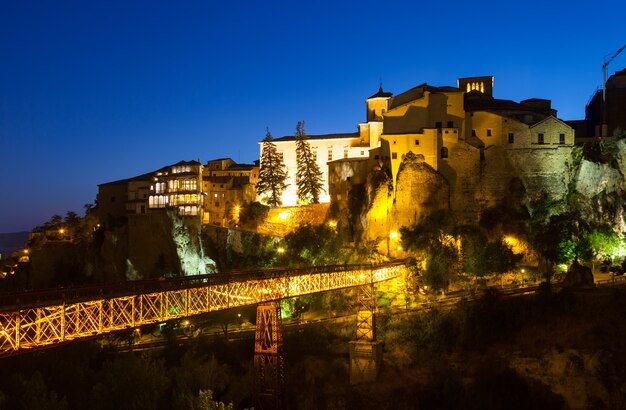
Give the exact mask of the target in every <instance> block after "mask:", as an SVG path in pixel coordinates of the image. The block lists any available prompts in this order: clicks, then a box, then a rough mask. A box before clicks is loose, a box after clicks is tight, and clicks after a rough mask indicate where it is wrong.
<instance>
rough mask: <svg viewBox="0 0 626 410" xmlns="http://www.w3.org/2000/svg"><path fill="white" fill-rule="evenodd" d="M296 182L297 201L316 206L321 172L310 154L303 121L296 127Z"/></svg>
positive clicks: (321, 184)
mask: <svg viewBox="0 0 626 410" xmlns="http://www.w3.org/2000/svg"><path fill="white" fill-rule="evenodd" d="M296 166H297V173H296V181H297V184H298V189H297V195H298V200H299V201H300V202H301V203H303V204H307V203H313V204H317V203H319V202H320V193H321V192H322V190H323V188H322V187H323V186H324V184H323V183H322V171H320V168H319V166H317V162H316V160H315V157H314V156H313V154H312V153H311V146H310V145H309V142H308V141H307V136H306V134H305V132H304V121H298V125H296Z"/></svg>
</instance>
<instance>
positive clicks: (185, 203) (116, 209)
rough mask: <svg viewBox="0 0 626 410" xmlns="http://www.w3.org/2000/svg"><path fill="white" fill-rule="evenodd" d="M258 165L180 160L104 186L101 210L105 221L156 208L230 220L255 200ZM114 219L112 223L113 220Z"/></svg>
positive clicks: (221, 221)
mask: <svg viewBox="0 0 626 410" xmlns="http://www.w3.org/2000/svg"><path fill="white" fill-rule="evenodd" d="M257 179H258V165H248V164H236V163H235V162H234V161H233V160H231V159H230V158H224V159H218V160H213V161H209V162H208V163H207V165H206V166H203V165H202V163H200V162H199V161H180V162H178V163H176V164H173V165H169V166H166V167H163V168H161V169H159V170H157V171H154V172H150V173H147V174H143V175H139V176H136V177H133V178H129V179H123V180H119V181H114V182H109V183H105V184H100V185H98V203H97V207H96V212H97V215H98V216H99V218H100V220H101V221H103V222H105V223H111V221H114V220H116V219H117V218H122V217H128V216H137V215H139V216H140V215H145V214H148V213H151V212H163V211H165V210H170V211H175V212H176V214H178V215H179V216H181V217H185V218H194V219H197V220H199V221H200V222H202V223H214V224H218V225H225V223H226V220H230V219H232V217H233V215H232V214H233V210H234V209H236V208H237V209H238V207H239V206H240V205H242V204H243V203H244V202H251V201H254V199H255V197H256V191H255V183H256V180H257ZM107 221H108V222H107Z"/></svg>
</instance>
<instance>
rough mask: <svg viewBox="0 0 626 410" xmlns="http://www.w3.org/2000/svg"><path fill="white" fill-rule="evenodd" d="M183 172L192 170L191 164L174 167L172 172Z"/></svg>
mask: <svg viewBox="0 0 626 410" xmlns="http://www.w3.org/2000/svg"><path fill="white" fill-rule="evenodd" d="M181 172H191V165H182V166H179V167H172V174H180V173H181Z"/></svg>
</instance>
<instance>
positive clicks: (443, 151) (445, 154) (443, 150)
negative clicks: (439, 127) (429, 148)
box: [441, 147, 448, 158]
mask: <svg viewBox="0 0 626 410" xmlns="http://www.w3.org/2000/svg"><path fill="white" fill-rule="evenodd" d="M441 158H448V148H446V147H441Z"/></svg>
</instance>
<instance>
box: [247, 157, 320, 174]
mask: <svg viewBox="0 0 626 410" xmlns="http://www.w3.org/2000/svg"><path fill="white" fill-rule="evenodd" d="M311 156H312V157H313V161H317V151H313V152H312V153H311ZM255 176H256V175H255Z"/></svg>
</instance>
